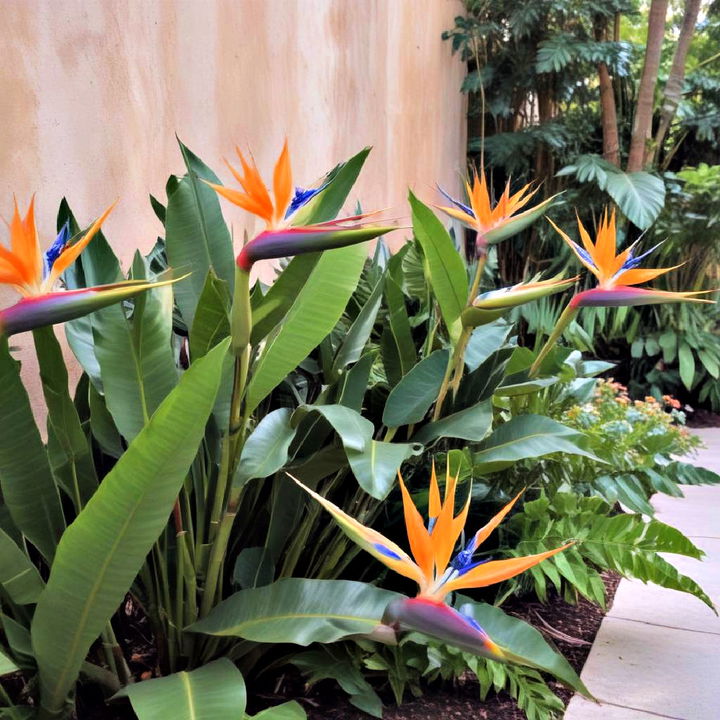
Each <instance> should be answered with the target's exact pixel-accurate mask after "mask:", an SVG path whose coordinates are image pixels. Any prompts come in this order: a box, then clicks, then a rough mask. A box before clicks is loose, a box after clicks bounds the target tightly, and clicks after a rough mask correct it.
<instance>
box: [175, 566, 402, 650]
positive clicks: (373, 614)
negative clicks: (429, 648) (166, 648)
mask: <svg viewBox="0 0 720 720" xmlns="http://www.w3.org/2000/svg"><path fill="white" fill-rule="evenodd" d="M396 597H398V595H397V594H396V593H393V592H390V591H389V590H381V589H380V588H377V587H374V586H373V585H368V584H366V583H361V582H355V581H352V580H305V579H302V578H285V579H283V580H278V581H277V582H274V583H272V584H271V585H265V586H264V587H259V588H250V589H247V590H241V591H240V592H237V593H235V594H234V595H231V596H230V597H229V598H227V600H224V601H223V602H221V603H220V604H219V605H218V606H217V607H215V608H214V609H213V610H212V611H211V612H210V614H209V615H208V616H207V617H205V618H203V619H202V620H200V621H198V622H196V623H194V624H193V625H190V627H189V628H188V630H190V631H191V632H198V633H204V634H206V635H221V636H222V635H229V636H234V637H241V638H244V639H245V640H254V641H256V642H265V643H293V644H295V645H309V644H310V643H313V642H335V641H336V640H339V639H340V638H343V637H347V636H349V635H369V634H370V633H372V632H373V630H374V629H375V628H376V627H377V626H378V625H380V620H381V618H382V614H383V611H384V610H385V607H386V606H387V605H388V603H390V601H391V600H393V599H394V598H396Z"/></svg>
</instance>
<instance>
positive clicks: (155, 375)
mask: <svg viewBox="0 0 720 720" xmlns="http://www.w3.org/2000/svg"><path fill="white" fill-rule="evenodd" d="M133 274H134V275H135V276H136V277H142V276H143V275H144V274H145V267H144V261H143V260H142V258H141V257H140V255H139V254H136V256H135V260H134V262H133ZM172 301H173V292H172V288H171V287H170V286H167V285H166V286H164V287H160V288H156V289H154V290H149V291H148V292H146V293H144V294H143V295H141V296H139V297H137V298H136V299H135V304H134V310H133V313H132V317H128V316H127V315H126V311H125V309H124V308H123V306H122V305H120V304H118V305H113V306H111V307H108V308H105V309H104V310H101V311H99V312H98V313H96V317H95V319H94V320H93V337H94V339H95V353H96V355H97V359H98V362H99V363H100V374H101V377H102V384H103V389H104V391H105V402H106V404H107V408H108V410H109V411H110V414H111V415H112V417H113V420H114V421H115V424H116V425H117V428H118V430H119V431H120V433H121V434H122V435H123V437H124V438H125V439H126V440H127V441H128V442H130V441H131V440H132V439H133V438H134V437H135V436H136V435H137V434H138V433H139V432H140V430H141V429H142V428H143V426H144V425H145V423H146V422H147V421H148V419H149V418H150V416H151V415H152V414H153V413H154V412H155V410H156V408H157V407H158V406H159V405H160V403H161V402H162V401H163V399H164V398H165V397H166V396H167V394H168V393H169V392H170V391H171V390H172V389H173V387H175V385H176V384H177V369H176V367H175V360H174V358H173V353H172V348H171V345H170V338H171V335H172Z"/></svg>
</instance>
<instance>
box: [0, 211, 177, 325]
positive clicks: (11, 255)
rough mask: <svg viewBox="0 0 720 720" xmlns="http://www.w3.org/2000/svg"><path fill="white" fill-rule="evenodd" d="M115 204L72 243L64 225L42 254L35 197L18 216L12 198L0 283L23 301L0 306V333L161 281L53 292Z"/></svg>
mask: <svg viewBox="0 0 720 720" xmlns="http://www.w3.org/2000/svg"><path fill="white" fill-rule="evenodd" d="M114 207H115V203H113V204H112V205H110V207H108V208H107V209H106V210H105V211H104V212H103V213H102V215H100V217H99V218H97V220H95V222H94V223H93V224H92V225H91V226H90V227H89V228H88V229H87V230H86V231H85V232H84V233H82V234H80V236H78V237H77V238H75V241H74V242H71V240H72V238H70V230H69V225H68V224H67V223H66V224H65V225H64V226H63V227H62V229H61V230H60V232H59V233H58V236H57V237H56V238H55V241H54V242H53V243H52V244H51V245H50V247H49V248H48V249H47V250H46V251H45V252H43V251H42V249H41V247H40V241H39V238H38V233H37V229H36V225H35V198H34V197H33V199H32V200H31V201H30V205H29V206H28V209H27V212H26V214H25V217H24V218H22V217H21V216H20V211H19V210H18V205H17V201H15V202H14V208H13V215H12V219H11V220H10V222H9V223H6V224H7V226H8V228H9V230H10V247H9V248H6V247H5V246H4V245H2V244H0V285H9V286H10V287H12V288H13V289H14V290H16V291H17V292H18V293H20V295H21V296H22V299H21V300H20V301H19V302H17V303H16V304H15V305H12V306H11V307H8V308H5V309H4V310H0V335H13V334H14V333H18V332H24V331H26V330H32V329H34V328H37V327H42V326H44V325H52V324H55V323H59V322H66V321H67V320H73V319H74V318H77V317H80V316H82V315H87V314H88V313H91V312H93V311H95V310H99V309H100V308H103V307H106V306H107V305H111V304H113V303H116V302H119V301H121V300H125V299H127V298H130V297H132V296H134V295H137V294H138V293H141V292H143V291H144V290H147V289H148V288H151V287H154V286H157V285H163V284H166V283H165V282H164V283H151V282H147V281H144V280H129V281H126V282H121V283H113V284H110V285H99V286H96V287H90V288H83V289H81V290H55V287H56V285H57V283H58V280H59V279H60V276H61V275H62V273H63V272H64V271H65V270H67V269H68V268H69V267H70V266H71V265H72V264H73V263H74V262H75V260H76V259H77V258H78V257H79V256H80V253H82V251H83V250H84V249H85V248H86V247H87V245H88V243H89V242H90V241H91V240H92V239H93V237H95V235H96V234H97V233H98V232H99V230H100V228H101V227H102V224H103V222H104V221H105V219H106V218H107V216H108V215H109V214H110V213H111V212H112V209H113V208H114Z"/></svg>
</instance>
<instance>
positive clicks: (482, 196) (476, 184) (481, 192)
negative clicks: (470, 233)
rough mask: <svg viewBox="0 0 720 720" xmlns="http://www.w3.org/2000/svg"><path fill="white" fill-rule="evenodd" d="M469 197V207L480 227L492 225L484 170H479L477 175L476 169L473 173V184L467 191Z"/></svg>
mask: <svg viewBox="0 0 720 720" xmlns="http://www.w3.org/2000/svg"><path fill="white" fill-rule="evenodd" d="M468 194H469V197H470V207H472V210H473V212H474V213H475V218H476V220H477V225H478V227H479V228H480V229H483V228H485V229H487V228H489V227H490V226H491V225H492V220H493V217H492V208H491V206H490V193H489V191H488V186H487V181H486V180H485V172H484V171H483V172H481V173H480V175H479V176H478V173H477V171H475V173H474V177H473V186H472V189H471V190H470V192H469V193H468Z"/></svg>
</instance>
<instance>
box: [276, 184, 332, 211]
mask: <svg viewBox="0 0 720 720" xmlns="http://www.w3.org/2000/svg"><path fill="white" fill-rule="evenodd" d="M329 184H330V183H329V182H326V183H323V184H322V185H321V186H320V187H319V188H308V189H307V190H304V189H303V188H301V187H296V188H295V194H294V195H293V199H292V200H291V201H290V206H289V207H288V209H287V212H286V213H285V219H286V220H287V219H288V218H289V217H290V216H291V215H292V214H293V213H294V212H297V211H298V210H299V209H300V208H301V207H302V206H303V205H307V203H309V202H310V200H312V199H313V198H314V197H315V196H316V195H317V194H318V193H321V192H322V191H323V190H324V189H325V188H326V187H327V186H328V185H329Z"/></svg>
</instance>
